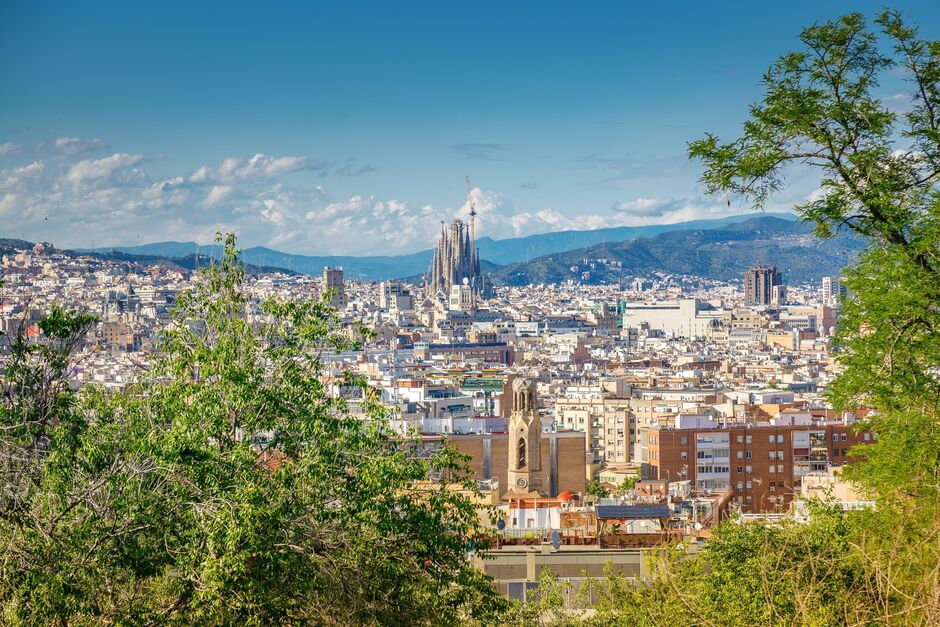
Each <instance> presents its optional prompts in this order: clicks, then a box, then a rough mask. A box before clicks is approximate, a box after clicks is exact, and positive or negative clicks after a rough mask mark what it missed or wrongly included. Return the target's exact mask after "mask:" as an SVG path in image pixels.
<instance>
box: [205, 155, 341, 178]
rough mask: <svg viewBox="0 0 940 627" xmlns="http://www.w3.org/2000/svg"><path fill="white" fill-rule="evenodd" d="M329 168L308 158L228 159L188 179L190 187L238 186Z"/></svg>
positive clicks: (256, 156)
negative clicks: (201, 185) (212, 185)
mask: <svg viewBox="0 0 940 627" xmlns="http://www.w3.org/2000/svg"><path fill="white" fill-rule="evenodd" d="M329 165H330V164H328V163H325V162H320V161H313V160H311V159H308V158H307V157H272V156H271V155H266V154H262V153H258V154H256V155H255V156H253V157H251V158H248V159H246V158H243V157H229V158H228V159H224V160H223V161H222V163H220V164H219V165H218V166H216V167H214V168H213V167H210V166H205V165H204V166H202V167H200V168H198V169H197V170H196V171H195V172H193V173H192V175H190V177H189V182H190V183H205V184H210V183H239V182H247V181H257V180H261V179H269V178H274V177H278V176H283V175H285V174H290V173H292V172H300V171H303V170H324V169H326V168H328V167H329Z"/></svg>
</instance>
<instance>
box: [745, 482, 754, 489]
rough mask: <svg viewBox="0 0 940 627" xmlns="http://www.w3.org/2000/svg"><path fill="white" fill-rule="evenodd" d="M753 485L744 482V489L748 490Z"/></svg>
mask: <svg viewBox="0 0 940 627" xmlns="http://www.w3.org/2000/svg"><path fill="white" fill-rule="evenodd" d="M753 485H754V484H753V483H751V482H750V481H745V482H744V487H746V488H747V489H748V490H750V489H751V487H752V486H753Z"/></svg>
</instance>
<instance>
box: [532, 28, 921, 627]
mask: <svg viewBox="0 0 940 627" xmlns="http://www.w3.org/2000/svg"><path fill="white" fill-rule="evenodd" d="M875 25H876V26H877V30H871V29H870V28H869V26H868V25H867V24H866V22H865V20H864V19H863V17H862V16H861V15H859V14H852V15H848V16H845V17H843V18H841V19H839V20H836V21H834V22H830V23H824V24H817V25H814V26H811V27H809V28H806V29H804V30H803V32H802V33H801V35H800V40H801V42H802V44H803V47H802V49H801V50H799V51H797V52H794V53H792V54H788V55H785V56H784V57H782V58H781V59H779V60H778V61H777V62H776V63H775V64H774V65H773V66H772V67H771V68H770V70H769V71H768V72H767V74H766V75H765V76H764V86H765V90H766V91H765V95H764V98H763V99H762V101H761V102H759V103H757V104H755V105H753V106H752V107H751V110H750V113H751V115H750V118H749V119H748V121H747V122H745V124H744V128H743V133H742V135H741V137H740V138H738V139H735V140H733V141H731V142H722V141H720V140H719V139H718V137H716V136H715V135H706V136H705V137H704V138H702V139H700V140H698V141H694V142H692V143H691V144H690V145H689V154H690V156H691V157H692V158H696V159H700V160H701V161H702V162H703V163H704V165H705V172H704V175H703V181H704V183H705V187H706V189H707V190H708V191H709V192H710V193H729V192H730V193H737V194H740V195H742V196H743V197H744V198H746V199H749V200H751V201H753V202H754V203H755V204H756V205H758V206H762V205H764V203H766V201H767V200H768V199H769V198H770V197H771V196H772V195H773V194H774V193H775V192H777V191H779V190H780V189H782V187H783V186H784V184H785V179H786V175H787V174H789V173H790V172H792V171H793V170H794V169H797V168H802V169H803V170H804V171H810V172H815V173H816V174H817V175H818V176H819V177H820V178H821V185H820V190H819V193H816V194H813V195H812V197H811V199H810V200H809V201H807V202H806V203H804V204H802V205H800V206H798V207H797V209H798V210H799V212H800V215H801V217H802V218H803V219H804V220H805V221H806V222H809V223H811V224H813V226H814V228H815V231H816V233H817V234H818V235H819V236H820V237H823V238H830V237H833V236H834V234H836V233H840V232H841V233H849V234H852V235H854V236H856V237H858V238H859V239H860V240H861V241H862V242H863V245H864V250H863V251H862V252H861V254H860V256H859V258H858V260H857V262H856V263H854V264H853V265H851V266H850V267H848V268H847V269H846V270H845V273H844V278H845V283H846V285H847V287H848V289H849V291H850V293H851V296H850V298H848V299H846V300H845V301H844V309H843V311H842V315H841V317H840V323H839V328H838V332H837V338H836V341H835V348H836V350H837V351H838V358H839V362H840V367H841V372H840V374H839V376H838V377H837V379H836V381H835V382H834V384H833V385H832V388H831V390H830V398H831V400H832V402H833V404H834V406H836V407H837V408H840V409H845V410H857V409H861V410H866V411H869V412H870V413H869V415H868V417H867V418H866V419H865V420H864V421H863V422H862V424H860V425H859V428H860V429H863V430H865V431H870V432H873V433H874V435H875V440H874V441H873V442H871V443H869V444H867V445H863V446H860V447H857V449H856V450H853V453H854V454H856V455H858V456H862V457H863V458H864V461H862V462H861V463H855V464H852V465H850V466H848V467H847V469H846V476H847V477H848V478H850V479H852V480H853V481H854V482H855V483H856V485H857V486H858V487H859V488H860V489H862V490H864V491H865V492H866V493H868V494H869V495H871V496H872V498H874V499H876V507H875V508H873V509H868V510H863V511H854V512H846V513H842V512H841V511H838V510H837V509H835V508H831V507H827V506H823V505H819V504H817V505H814V506H813V507H811V509H810V519H809V521H808V522H807V523H797V522H795V521H793V520H787V521H785V522H783V523H782V524H779V525H765V524H759V523H747V524H738V523H735V522H725V523H722V524H721V525H720V526H719V527H718V528H717V530H716V531H715V534H714V537H713V538H711V539H710V540H709V542H708V543H707V545H706V546H705V547H704V548H703V549H702V550H701V551H700V552H699V553H698V554H697V555H695V556H694V557H692V556H689V555H686V553H685V552H684V551H683V550H681V549H680V548H679V547H675V548H674V549H672V550H668V551H662V552H657V553H655V554H653V556H652V558H651V563H650V568H651V572H652V577H651V578H650V579H649V580H647V581H645V582H642V584H641V585H638V586H634V585H633V584H632V583H631V582H630V581H627V580H626V579H625V578H622V577H617V576H609V577H607V578H606V579H605V580H604V581H603V582H600V583H599V585H606V586H607V590H606V592H604V593H603V594H601V603H600V605H599V606H598V608H597V609H598V614H597V615H596V616H595V617H594V618H592V619H589V620H584V621H582V622H583V623H590V624H603V625H692V624H694V625H742V626H743V625H761V624H763V625H778V624H799V625H845V624H852V625H862V624H911V625H935V624H940V583H938V582H940V190H938V181H940V42H937V41H925V40H921V39H919V38H918V34H917V30H916V29H915V28H912V27H910V26H907V25H906V24H905V23H904V22H903V21H902V19H901V16H900V14H899V13H897V12H893V11H884V12H882V13H881V14H880V15H878V16H877V18H876V19H875ZM885 72H895V73H899V74H902V75H903V76H905V77H906V79H907V80H908V81H909V84H910V86H911V89H910V92H909V94H908V95H909V97H910V106H909V108H908V111H907V112H906V113H896V112H895V111H892V110H891V109H890V108H889V107H887V106H886V105H885V104H884V103H883V102H881V101H880V100H879V98H878V97H877V92H878V85H879V82H878V81H879V77H881V76H882V75H883V74H884V73H885ZM545 615H546V614H545V612H544V611H543V612H542V614H541V616H545ZM571 622H574V621H572V620H571V617H570V616H566V617H564V620H562V621H559V622H558V624H570V623H571Z"/></svg>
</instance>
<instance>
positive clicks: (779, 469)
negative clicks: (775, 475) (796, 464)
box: [777, 464, 783, 474]
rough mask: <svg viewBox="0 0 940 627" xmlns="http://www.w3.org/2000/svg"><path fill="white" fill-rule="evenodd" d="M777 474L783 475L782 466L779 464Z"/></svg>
mask: <svg viewBox="0 0 940 627" xmlns="http://www.w3.org/2000/svg"><path fill="white" fill-rule="evenodd" d="M777 472H779V473H780V474H783V464H780V465H779V466H777Z"/></svg>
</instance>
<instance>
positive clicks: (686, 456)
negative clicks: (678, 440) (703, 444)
mask: <svg viewBox="0 0 940 627" xmlns="http://www.w3.org/2000/svg"><path fill="white" fill-rule="evenodd" d="M688 458H689V454H688V453H686V452H685V451H682V452H681V453H679V459H681V460H682V461H685V460H687V459H688Z"/></svg>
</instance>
